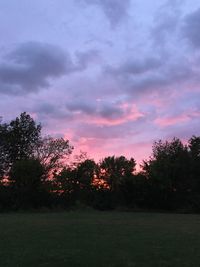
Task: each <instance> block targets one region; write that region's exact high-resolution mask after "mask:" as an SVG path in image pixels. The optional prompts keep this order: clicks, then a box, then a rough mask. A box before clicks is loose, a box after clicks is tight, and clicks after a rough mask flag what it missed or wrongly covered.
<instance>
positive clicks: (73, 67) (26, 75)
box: [0, 42, 98, 95]
mask: <svg viewBox="0 0 200 267" xmlns="http://www.w3.org/2000/svg"><path fill="white" fill-rule="evenodd" d="M97 54H98V52H97V51H96V50H90V51H86V52H77V55H76V59H77V63H73V62H72V60H71V58H70V56H69V54H68V53H67V52H64V51H63V50H62V49H60V48H59V47H58V46H54V45H51V44H46V43H39V42H28V43H24V44H22V45H20V46H18V47H17V48H16V49H15V50H14V51H13V52H11V53H9V54H8V55H6V56H5V57H4V61H3V62H1V63H0V93H5V94H19V95H20V94H24V93H30V92H38V91H39V90H40V89H42V88H47V87H49V85H50V84H49V80H50V79H52V78H59V77H60V76H63V75H67V74H70V73H73V72H76V71H82V70H84V69H86V68H87V66H88V64H89V63H90V62H92V60H93V59H94V58H95V57H97Z"/></svg>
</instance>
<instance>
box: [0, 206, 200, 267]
mask: <svg viewBox="0 0 200 267" xmlns="http://www.w3.org/2000/svg"><path fill="white" fill-rule="evenodd" d="M199 248H200V216H199V215H175V214H173V215H172V214H153V213H125V212H93V211H92V212H78V211H77V212H68V213H67V212H66V213H43V214H41V213H33V214H31V213H30V214H20V213H19V214H1V215H0V266H2V267H8V266H9V267H32V266H34V267H39V266H49V267H50V266H51V267H64V266H65V267H66V266H69V267H71V266H72V267H76V266H85V267H90V266H91V267H100V266H101V267H107V266H112V267H114V266H115V267H133V266H134V267H144V266H145V267H151V266H152V267H158V266H162V267H165V266H168V267H179V266H180V267H184V266H188V267H193V266H194V267H198V266H200V252H199Z"/></svg>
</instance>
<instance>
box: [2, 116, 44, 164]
mask: <svg viewBox="0 0 200 267" xmlns="http://www.w3.org/2000/svg"><path fill="white" fill-rule="evenodd" d="M7 135H8V138H7V146H8V150H9V160H10V163H11V164H12V163H13V162H15V161H17V160H21V159H28V158H31V157H33V154H34V149H35V147H36V146H37V145H38V142H39V140H40V137H41V125H40V124H36V122H35V121H34V120H33V118H31V116H30V115H29V114H27V113H26V112H23V113H21V114H20V116H19V117H17V118H16V119H15V120H12V121H11V122H10V123H9V125H8V131H7Z"/></svg>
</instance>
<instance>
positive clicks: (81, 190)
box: [0, 112, 200, 212]
mask: <svg viewBox="0 0 200 267" xmlns="http://www.w3.org/2000/svg"><path fill="white" fill-rule="evenodd" d="M72 150H73V147H72V146H71V145H70V144H69V141H68V140H65V139H63V138H52V137H50V136H48V137H42V136H41V125H40V124H37V123H36V122H35V121H34V120H33V118H31V116H30V115H28V114H26V113H25V112H24V113H22V114H21V115H20V116H19V117H17V118H16V119H15V120H12V121H11V122H10V123H2V122H1V121H0V210H9V209H30V208H31V209H32V208H34V209H35V208H41V207H44V206H46V207H62V208H70V207H71V206H74V205H76V204H77V203H81V205H85V206H91V207H93V208H95V209H99V210H106V209H114V208H116V207H124V208H128V209H158V210H161V209H162V210H170V211H179V212H180V211H182V212H200V137H196V136H193V137H192V138H191V139H190V140H189V141H188V144H187V145H183V143H182V142H181V140H179V139H178V138H174V139H172V140H171V141H162V140H160V141H157V142H155V143H154V144H153V149H152V155H151V157H150V158H149V160H147V161H144V162H143V164H142V166H141V171H140V172H139V173H137V172H136V170H135V167H136V162H135V160H134V159H133V158H131V159H127V158H125V157H124V156H120V157H115V156H112V157H106V158H104V159H102V160H101V161H100V162H99V163H98V164H97V163H96V162H94V160H91V159H88V157H87V155H86V154H85V153H81V154H80V155H79V156H76V157H75V160H74V161H73V162H71V163H69V155H70V154H71V153H72Z"/></svg>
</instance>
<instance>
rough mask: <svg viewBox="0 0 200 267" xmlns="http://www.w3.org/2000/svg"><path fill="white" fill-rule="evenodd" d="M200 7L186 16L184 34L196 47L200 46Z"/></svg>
mask: <svg viewBox="0 0 200 267" xmlns="http://www.w3.org/2000/svg"><path fill="white" fill-rule="evenodd" d="M199 28H200V8H199V9H197V10H196V11H194V12H193V13H191V14H189V15H187V16H186V17H185V18H184V25H183V28H182V30H183V35H184V37H186V38H187V39H188V41H189V42H190V43H191V44H192V45H193V46H194V47H196V48H200V30H199Z"/></svg>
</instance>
